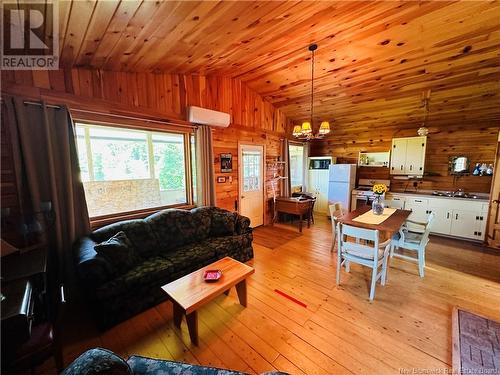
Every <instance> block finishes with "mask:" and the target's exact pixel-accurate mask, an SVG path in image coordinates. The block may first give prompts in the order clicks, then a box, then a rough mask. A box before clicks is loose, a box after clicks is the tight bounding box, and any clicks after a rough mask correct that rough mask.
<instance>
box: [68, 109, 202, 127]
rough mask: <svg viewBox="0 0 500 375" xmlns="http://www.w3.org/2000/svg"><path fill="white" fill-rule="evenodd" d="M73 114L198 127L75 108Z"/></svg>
mask: <svg viewBox="0 0 500 375" xmlns="http://www.w3.org/2000/svg"><path fill="white" fill-rule="evenodd" d="M71 112H81V113H90V114H94V115H102V116H110V117H117V118H123V119H128V120H136V121H145V122H152V123H155V124H163V125H175V126H180V127H185V128H191V129H192V128H195V129H196V128H197V126H196V125H194V124H193V125H187V124H179V123H177V122H174V121H160V120H153V119H147V118H141V117H134V116H125V115H118V114H114V113H105V112H97V111H90V110H85V109H77V108H73V109H71Z"/></svg>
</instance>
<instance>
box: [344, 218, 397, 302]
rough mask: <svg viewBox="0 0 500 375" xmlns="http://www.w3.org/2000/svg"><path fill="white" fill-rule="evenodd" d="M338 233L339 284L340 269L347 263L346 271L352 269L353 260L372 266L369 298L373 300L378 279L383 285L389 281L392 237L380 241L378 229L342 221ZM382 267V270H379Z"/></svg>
mask: <svg viewBox="0 0 500 375" xmlns="http://www.w3.org/2000/svg"><path fill="white" fill-rule="evenodd" d="M337 233H338V248H337V285H340V270H341V268H342V266H343V265H345V268H346V272H349V271H350V263H351V262H353V263H357V264H361V265H362V266H366V267H370V268H371V269H372V277H371V286H370V296H369V298H370V301H373V298H374V297H375V285H376V283H377V281H378V280H379V279H380V283H381V285H385V282H386V281H387V258H388V257H389V252H390V247H391V239H388V240H387V241H385V242H383V243H380V242H379V231H378V230H373V229H364V228H358V227H354V226H350V225H345V224H342V223H338V224H337ZM352 239H355V242H351V241H350V240H352ZM363 240H364V241H363ZM362 242H363V243H362ZM380 267H382V270H381V271H380V272H379V268H380Z"/></svg>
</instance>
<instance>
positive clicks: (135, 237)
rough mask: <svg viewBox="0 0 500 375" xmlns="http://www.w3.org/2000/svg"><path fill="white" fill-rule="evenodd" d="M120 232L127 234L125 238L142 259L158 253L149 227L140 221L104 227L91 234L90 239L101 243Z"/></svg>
mask: <svg viewBox="0 0 500 375" xmlns="http://www.w3.org/2000/svg"><path fill="white" fill-rule="evenodd" d="M120 231H123V232H125V233H126V234H127V237H128V238H129V240H130V241H131V242H132V243H133V244H134V246H135V248H136V250H137V252H138V253H139V254H140V255H141V256H142V257H143V258H148V257H150V256H153V255H156V254H157V253H158V242H157V240H156V236H155V235H154V233H153V230H152V229H151V227H150V226H149V225H148V224H147V223H146V222H145V221H144V220H142V219H137V220H124V221H120V222H118V223H114V224H110V225H106V226H104V227H102V228H99V229H97V230H95V231H94V232H92V234H91V238H92V239H93V240H94V241H96V242H102V241H105V240H107V239H108V238H110V237H111V236H114V235H115V234H116V233H118V232H120Z"/></svg>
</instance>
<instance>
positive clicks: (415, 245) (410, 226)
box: [391, 212, 434, 277]
mask: <svg viewBox="0 0 500 375" xmlns="http://www.w3.org/2000/svg"><path fill="white" fill-rule="evenodd" d="M433 221H434V213H433V212H431V213H430V214H429V216H428V217H427V222H426V223H421V222H418V221H413V220H406V223H405V224H404V225H403V226H402V227H401V229H400V230H399V233H396V235H395V236H394V237H393V238H392V241H391V258H392V257H393V256H395V257H397V258H402V259H406V260H409V261H412V262H417V263H418V273H419V275H420V277H424V268H425V248H426V247H427V244H428V243H429V234H430V231H431V226H432V222H433ZM398 248H403V249H406V250H411V251H415V252H416V253H417V257H416V258H414V257H411V256H408V255H404V254H399V253H397V252H395V251H394V250H395V249H398Z"/></svg>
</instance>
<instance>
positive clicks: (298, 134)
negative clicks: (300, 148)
mask: <svg viewBox="0 0 500 375" xmlns="http://www.w3.org/2000/svg"><path fill="white" fill-rule="evenodd" d="M317 49H318V45H317V44H311V45H310V46H309V51H311V55H312V56H311V117H310V120H309V121H304V122H303V123H302V125H295V126H294V127H293V132H292V134H293V136H294V137H295V138H298V139H303V140H306V141H309V140H311V139H321V138H323V137H324V136H325V135H327V134H328V133H330V123H329V122H328V121H323V122H321V124H320V126H319V130H318V133H317V134H315V133H314V132H313V124H314V120H313V117H314V51H316V50H317Z"/></svg>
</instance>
